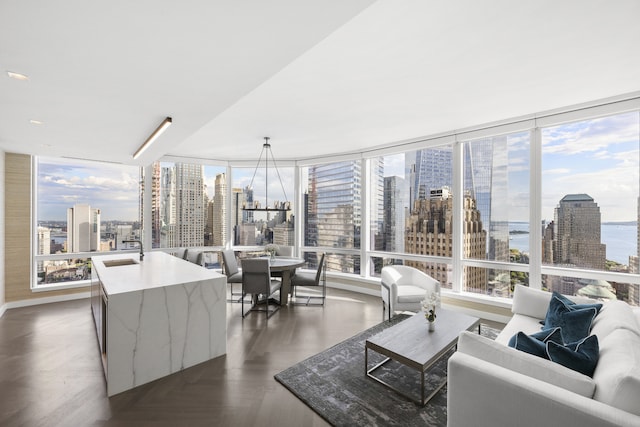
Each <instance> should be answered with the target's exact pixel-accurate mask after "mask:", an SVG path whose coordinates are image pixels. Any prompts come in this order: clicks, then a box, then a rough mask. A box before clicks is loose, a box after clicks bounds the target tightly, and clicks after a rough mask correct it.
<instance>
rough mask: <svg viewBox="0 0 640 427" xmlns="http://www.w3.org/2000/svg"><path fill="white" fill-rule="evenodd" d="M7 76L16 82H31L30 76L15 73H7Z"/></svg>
mask: <svg viewBox="0 0 640 427" xmlns="http://www.w3.org/2000/svg"><path fill="white" fill-rule="evenodd" d="M7 76H9V77H11V78H12V79H16V80H29V77H28V76H25V75H24V74H20V73H14V72H13V71H7Z"/></svg>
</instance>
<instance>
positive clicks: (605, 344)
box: [593, 328, 640, 415]
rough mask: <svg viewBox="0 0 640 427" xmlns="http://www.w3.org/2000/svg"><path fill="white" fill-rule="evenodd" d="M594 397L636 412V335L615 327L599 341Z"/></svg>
mask: <svg viewBox="0 0 640 427" xmlns="http://www.w3.org/2000/svg"><path fill="white" fill-rule="evenodd" d="M593 379H594V380H595V382H596V391H595V394H594V396H593V398H594V399H595V400H599V401H600V402H603V403H606V404H609V405H611V406H614V407H616V408H619V409H622V410H624V411H627V412H631V413H632V414H636V415H640V405H638V396H640V336H638V335H637V334H635V333H634V332H632V331H630V330H628V329H624V328H622V329H616V330H614V331H612V332H611V333H610V334H609V335H607V336H606V337H605V338H604V339H602V341H601V342H600V360H599V362H598V365H597V366H596V369H595V371H594V373H593Z"/></svg>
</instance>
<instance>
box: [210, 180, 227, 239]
mask: <svg viewBox="0 0 640 427" xmlns="http://www.w3.org/2000/svg"><path fill="white" fill-rule="evenodd" d="M226 203H227V179H226V175H225V174H223V173H220V174H218V175H216V181H215V187H214V195H213V203H211V213H210V215H209V222H210V224H211V233H212V245H213V246H223V245H224V244H225V242H226V241H227V222H226V218H225V215H224V212H225V205H226Z"/></svg>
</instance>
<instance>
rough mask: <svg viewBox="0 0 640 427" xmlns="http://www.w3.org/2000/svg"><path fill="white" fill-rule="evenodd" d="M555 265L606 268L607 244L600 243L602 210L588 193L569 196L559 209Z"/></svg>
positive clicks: (554, 246) (556, 209)
mask: <svg viewBox="0 0 640 427" xmlns="http://www.w3.org/2000/svg"><path fill="white" fill-rule="evenodd" d="M554 222H555V238H556V240H555V244H554V245H553V251H554V254H553V261H554V264H567V265H573V266H577V267H583V268H593V269H596V270H604V269H605V261H606V245H604V244H602V243H600V228H601V219H600V207H599V206H598V205H597V203H596V202H595V201H594V200H593V198H592V197H591V196H589V195H588V194H568V195H566V196H564V197H563V198H562V200H560V203H559V204H558V206H557V207H556V208H555V213H554Z"/></svg>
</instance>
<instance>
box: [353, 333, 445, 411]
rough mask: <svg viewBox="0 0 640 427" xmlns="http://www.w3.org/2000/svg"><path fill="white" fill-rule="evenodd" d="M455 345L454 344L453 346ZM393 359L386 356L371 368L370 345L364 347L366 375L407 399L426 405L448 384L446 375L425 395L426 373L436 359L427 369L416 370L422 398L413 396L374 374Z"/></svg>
mask: <svg viewBox="0 0 640 427" xmlns="http://www.w3.org/2000/svg"><path fill="white" fill-rule="evenodd" d="M452 347H453V346H452ZM452 347H449V349H451V348H452ZM391 360H392V359H391V358H390V357H385V359H384V360H383V361H382V362H380V363H378V364H376V365H375V366H373V367H372V368H371V369H369V347H367V346H366V345H365V348H364V372H365V375H366V376H367V377H369V378H371V379H372V380H375V381H377V382H379V383H380V384H382V385H383V386H385V387H387V388H389V389H391V390H393V391H395V392H396V393H398V394H401V395H402V396H404V397H406V398H407V399H409V400H411V401H412V402H415V403H418V404H420V405H422V406H425V405H426V404H427V403H429V401H430V400H431V399H433V397H434V396H435V395H436V394H437V393H438V392H439V391H440V390H442V387H444V386H445V385H446V384H447V377H446V376H445V379H444V381H442V383H440V384H439V385H438V386H437V387H436V388H435V389H434V390H433V391H432V392H431V393H430V394H429V396H427V397H426V398H425V397H424V374H425V372H426V371H427V370H428V369H429V368H431V367H432V366H433V364H434V363H435V361H434V362H433V363H431V364H429V366H426V367H425V370H423V371H420V370H416V372H418V374H420V400H418V399H416V398H415V397H413V396H412V395H410V394H409V393H407V392H405V391H404V390H400V389H398V388H397V387H394V386H393V385H391V384H389V383H387V382H385V381H383V380H381V379H380V378H378V377H376V376H374V375H373V371H375V370H376V369H378V368H380V367H381V366H382V365H384V364H385V363H387V362H389V361H391Z"/></svg>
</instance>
